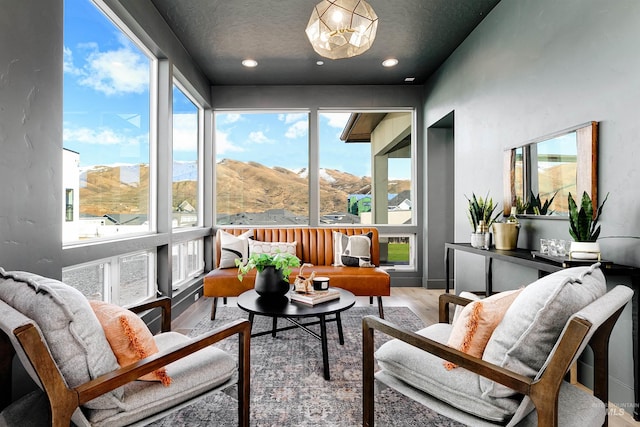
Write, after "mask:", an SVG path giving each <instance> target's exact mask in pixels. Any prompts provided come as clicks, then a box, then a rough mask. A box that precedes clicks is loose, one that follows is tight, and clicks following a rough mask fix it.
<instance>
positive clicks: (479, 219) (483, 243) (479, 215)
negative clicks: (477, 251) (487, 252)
mask: <svg viewBox="0 0 640 427" xmlns="http://www.w3.org/2000/svg"><path fill="white" fill-rule="evenodd" d="M465 197H466V196H465ZM467 201H468V202H469V206H468V209H467V218H468V219H469V223H470V224H471V227H472V234H471V246H473V247H474V248H484V249H489V229H490V227H491V224H493V223H494V222H495V221H496V219H498V217H499V216H500V215H501V214H502V211H499V212H497V213H495V214H494V212H495V211H496V209H497V208H498V205H497V204H494V203H493V199H492V198H490V197H489V193H487V195H486V196H485V197H484V199H483V198H482V197H477V196H476V195H475V193H471V198H468V197H467Z"/></svg>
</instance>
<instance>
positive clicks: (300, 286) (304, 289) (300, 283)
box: [293, 263, 316, 294]
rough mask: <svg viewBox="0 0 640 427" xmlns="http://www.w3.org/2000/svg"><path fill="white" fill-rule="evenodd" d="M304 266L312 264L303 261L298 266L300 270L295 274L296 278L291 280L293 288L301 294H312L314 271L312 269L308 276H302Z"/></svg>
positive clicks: (311, 265)
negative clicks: (300, 265)
mask: <svg viewBox="0 0 640 427" xmlns="http://www.w3.org/2000/svg"><path fill="white" fill-rule="evenodd" d="M305 267H313V264H309V263H304V264H302V267H300V272H299V273H298V275H297V276H296V280H295V281H294V282H293V289H294V290H295V291H296V292H298V293H302V294H312V293H313V291H314V287H313V279H314V278H315V277H316V272H315V271H312V272H311V275H310V276H309V277H304V276H303V275H302V272H303V270H304V268H305Z"/></svg>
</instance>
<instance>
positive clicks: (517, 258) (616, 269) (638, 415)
mask: <svg viewBox="0 0 640 427" xmlns="http://www.w3.org/2000/svg"><path fill="white" fill-rule="evenodd" d="M451 251H463V252H469V253H473V254H477V255H481V256H483V257H485V261H484V269H485V289H484V292H485V295H487V296H489V295H491V294H492V293H493V288H492V278H493V276H492V271H491V266H492V262H493V260H494V259H497V260H500V261H504V262H509V263H512V264H518V265H522V266H524V267H529V268H534V269H536V270H538V277H542V276H544V275H545V274H548V273H553V272H554V271H559V270H562V269H564V268H567V267H570V266H573V265H569V264H568V263H567V262H561V261H559V262H553V261H551V260H549V259H546V258H541V257H534V256H533V254H532V253H531V251H530V250H528V249H514V250H511V251H502V250H497V249H495V248H491V249H479V248H474V247H472V246H471V244H469V243H445V244H444V265H445V277H446V289H445V291H446V292H447V293H449V290H450V289H451V287H450V271H449V265H450V256H449V254H450V252H451ZM582 265H585V263H583V264H582ZM601 270H602V272H603V273H604V275H605V276H606V277H612V276H627V277H630V278H631V287H632V288H633V290H634V294H633V299H632V300H631V305H632V307H631V308H632V322H633V323H632V327H633V332H632V335H633V336H632V339H633V360H634V364H633V390H634V393H635V405H634V410H633V418H634V419H635V420H636V421H640V378H639V377H640V357H639V351H640V348H639V347H638V345H639V342H640V328H639V327H638V326H639V325H638V302H639V300H640V268H637V267H631V266H627V265H619V264H614V263H612V262H602V267H601Z"/></svg>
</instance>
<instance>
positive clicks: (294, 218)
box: [215, 112, 309, 225]
mask: <svg viewBox="0 0 640 427" xmlns="http://www.w3.org/2000/svg"><path fill="white" fill-rule="evenodd" d="M308 122H309V115H308V113H306V112H305V113H300V112H295V113H291V112H290V113H287V112H282V113H216V115H215V123H216V124H215V130H216V139H215V150H216V211H217V212H216V223H217V224H219V225H247V224H255V225H283V224H308V223H309V174H308V168H309V148H308V147H309V125H308Z"/></svg>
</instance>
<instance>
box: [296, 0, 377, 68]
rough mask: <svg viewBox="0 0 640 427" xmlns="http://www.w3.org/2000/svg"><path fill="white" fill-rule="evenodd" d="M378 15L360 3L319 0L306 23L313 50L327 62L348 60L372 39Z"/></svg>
mask: <svg viewBox="0 0 640 427" xmlns="http://www.w3.org/2000/svg"><path fill="white" fill-rule="evenodd" d="M377 29H378V16H377V15H376V13H375V12H374V10H373V8H372V7H371V6H370V5H369V3H367V2H366V1H364V0H323V1H321V2H320V3H318V4H317V5H316V6H315V8H314V9H313V12H312V13H311V18H310V19H309V23H308V24H307V29H306V33H307V37H308V38H309V41H310V42H311V46H313V49H314V50H315V51H316V52H317V53H318V54H319V55H321V56H323V57H325V58H329V59H343V58H351V57H353V56H357V55H360V54H362V53H364V52H366V51H367V50H368V49H369V48H370V47H371V45H372V44H373V40H374V39H375V38H376V30H377Z"/></svg>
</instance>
